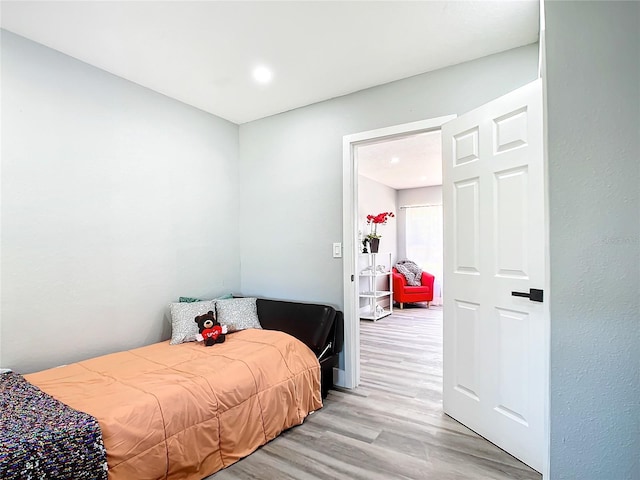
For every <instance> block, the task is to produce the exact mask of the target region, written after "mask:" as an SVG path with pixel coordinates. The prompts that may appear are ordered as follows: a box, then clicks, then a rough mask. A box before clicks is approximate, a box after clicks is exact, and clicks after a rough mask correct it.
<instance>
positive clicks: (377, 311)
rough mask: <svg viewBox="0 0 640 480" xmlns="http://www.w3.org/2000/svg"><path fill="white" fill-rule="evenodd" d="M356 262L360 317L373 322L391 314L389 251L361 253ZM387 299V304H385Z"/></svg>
mask: <svg viewBox="0 0 640 480" xmlns="http://www.w3.org/2000/svg"><path fill="white" fill-rule="evenodd" d="M358 263H359V265H358V266H359V268H360V273H359V277H360V294H359V297H360V318H361V319H363V320H373V321H374V322H375V321H376V320H380V319H381V318H384V317H386V316H388V315H391V313H392V312H393V282H392V281H391V253H361V254H360V261H359V262H358ZM387 301H388V303H389V304H388V305H386V303H387ZM363 304H365V305H364V306H363ZM363 308H364V310H363Z"/></svg>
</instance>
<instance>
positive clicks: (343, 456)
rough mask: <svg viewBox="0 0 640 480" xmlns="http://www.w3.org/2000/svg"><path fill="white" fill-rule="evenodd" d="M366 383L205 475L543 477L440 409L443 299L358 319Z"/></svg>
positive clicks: (236, 479) (233, 479)
mask: <svg viewBox="0 0 640 480" xmlns="http://www.w3.org/2000/svg"><path fill="white" fill-rule="evenodd" d="M361 356H362V358H361V385H360V386H359V387H358V388H357V389H355V390H347V389H336V390H332V391H330V393H329V396H328V397H327V399H326V400H325V402H324V407H323V408H322V409H321V410H319V411H317V412H315V413H314V414H313V415H310V416H309V417H308V418H307V420H306V421H305V422H304V424H303V425H300V426H298V427H295V428H292V429H290V430H288V431H286V432H284V433H283V434H282V435H280V436H279V437H278V438H276V439H274V440H272V441H271V442H269V443H268V444H267V445H265V446H264V447H262V448H260V449H258V450H257V451H256V452H254V453H253V454H251V455H249V456H248V457H247V458H245V459H243V460H240V461H239V462H237V463H236V464H234V465H231V466H230V467H229V468H227V469H225V470H222V471H220V472H218V473H216V474H215V475H212V476H210V477H207V480H247V479H264V480H271V479H273V480H281V479H282V480H288V479H295V480H321V479H322V480H334V479H335V480H344V479H358V480H359V479H362V480H396V479H397V480H426V479H437V480H508V479H517V480H541V478H542V477H541V475H540V474H539V473H538V472H536V471H534V470H532V469H531V468H529V467H528V466H526V465H525V464H523V463H522V462H520V461H518V460H517V459H515V458H514V457H512V456H511V455H509V454H507V453H506V452H504V451H503V450H501V449H499V448H498V447H496V446H495V445H493V444H492V443H490V442H488V441H486V440H485V439H483V438H482V437H480V436H479V435H477V434H476V433H475V432H472V431H471V430H469V429H468V428H466V427H465V426H463V425H461V424H459V423H458V422H456V421H455V420H453V419H452V418H450V417H448V416H447V415H445V414H444V412H443V411H442V309H441V308H438V307H432V308H429V309H427V308H426V307H424V306H413V305H407V306H406V308H405V309H404V310H401V311H398V310H394V313H393V315H391V316H388V317H385V318H383V319H381V320H379V321H377V322H375V323H374V322H369V321H362V322H361Z"/></svg>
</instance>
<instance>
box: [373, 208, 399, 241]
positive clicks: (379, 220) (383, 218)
mask: <svg viewBox="0 0 640 480" xmlns="http://www.w3.org/2000/svg"><path fill="white" fill-rule="evenodd" d="M393 217H395V215H394V214H393V212H382V213H379V214H377V215H367V225H371V233H369V234H368V235H367V238H369V239H371V238H380V235H378V225H386V223H387V220H388V219H389V218H393Z"/></svg>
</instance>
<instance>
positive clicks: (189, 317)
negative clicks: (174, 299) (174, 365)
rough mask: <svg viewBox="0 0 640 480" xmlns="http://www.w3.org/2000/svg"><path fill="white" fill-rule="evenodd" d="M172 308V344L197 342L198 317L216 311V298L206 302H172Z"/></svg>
mask: <svg viewBox="0 0 640 480" xmlns="http://www.w3.org/2000/svg"><path fill="white" fill-rule="evenodd" d="M170 310H171V342H169V343H170V344H171V345H178V344H180V343H184V342H195V341H196V336H197V335H198V324H197V323H196V317H197V316H198V315H204V314H205V313H207V312H208V311H209V310H211V311H212V312H215V311H216V301H215V300H205V301H204V302H191V303H184V302H183V303H172V304H171V306H170Z"/></svg>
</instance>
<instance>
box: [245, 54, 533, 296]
mask: <svg viewBox="0 0 640 480" xmlns="http://www.w3.org/2000/svg"><path fill="white" fill-rule="evenodd" d="M537 63H538V48H537V45H530V46H527V47H522V48H518V49H514V50H510V51H508V52H504V53H501V54H497V55H492V56H489V57H484V58H482V59H479V60H475V61H472V62H467V63H464V64H460V65H455V66H452V67H448V68H444V69H441V70H438V71H435V72H431V73H427V74H423V75H418V76H415V77H411V78H408V79H405V80H400V81H397V82H393V83H389V84H386V85H381V86H378V87H374V88H371V89H368V90H364V91H361V92H357V93H354V94H351V95H346V96H344V97H339V98H335V99H333V100H328V101H326V102H321V103H317V104H314V105H310V106H308V107H304V108H299V109H297V110H292V111H290V112H286V113H283V114H280V115H275V116H273V117H269V118H265V119H262V120H257V121H255V122H250V123H246V124H243V125H241V126H240V179H241V180H240V182H241V190H242V196H241V199H240V219H241V225H240V233H241V235H240V236H241V243H242V248H241V252H242V275H241V278H242V292H243V293H244V294H258V295H265V296H269V297H274V298H284V299H290V300H307V301H318V302H323V303H329V304H332V305H335V306H337V307H339V308H342V306H343V281H342V274H343V269H342V261H341V260H339V259H334V258H332V256H331V244H332V242H339V241H342V138H343V136H344V135H349V134H352V133H357V132H362V131H366V130H372V129H376V128H382V127H387V126H391V125H397V124H401V123H406V122H412V121H417V120H423V119H426V118H434V117H438V116H442V115H449V114H455V113H462V112H466V111H468V110H471V109H473V108H474V107H477V106H479V105H482V104H483V103H486V102H487V101H489V100H491V99H493V98H496V97H499V96H500V95H502V94H504V93H506V92H508V91H511V90H513V89H515V88H517V87H520V86H522V85H524V84H525V83H528V82H530V81H532V80H534V79H535V78H536V75H537Z"/></svg>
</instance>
